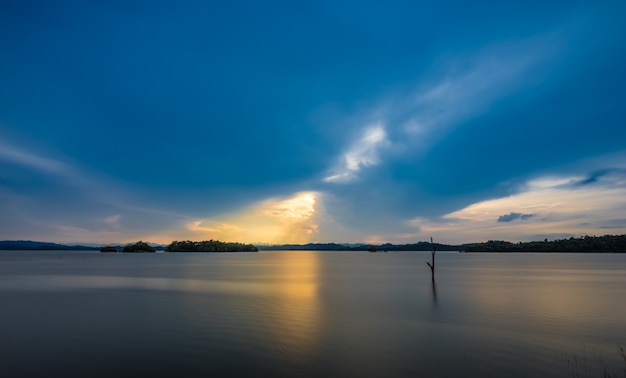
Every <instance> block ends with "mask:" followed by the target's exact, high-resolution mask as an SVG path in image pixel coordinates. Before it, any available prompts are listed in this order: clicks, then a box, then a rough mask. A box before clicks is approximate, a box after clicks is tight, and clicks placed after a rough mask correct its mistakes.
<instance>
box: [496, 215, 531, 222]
mask: <svg viewBox="0 0 626 378" xmlns="http://www.w3.org/2000/svg"><path fill="white" fill-rule="evenodd" d="M535 215H536V214H522V213H509V214H506V215H500V217H498V222H500V223H502V222H511V221H514V220H516V219H528V218H530V217H534V216H535Z"/></svg>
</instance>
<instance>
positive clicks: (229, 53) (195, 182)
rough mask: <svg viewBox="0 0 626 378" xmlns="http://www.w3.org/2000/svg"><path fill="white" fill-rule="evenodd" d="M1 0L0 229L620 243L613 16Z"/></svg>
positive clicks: (588, 8)
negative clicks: (616, 238) (604, 238)
mask: <svg viewBox="0 0 626 378" xmlns="http://www.w3.org/2000/svg"><path fill="white" fill-rule="evenodd" d="M221 3H224V2H205V1H197V2H195V1H178V2H165V1H131V2H112V1H106V2H96V1H89V2H84V1H54V2H50V1H41V2H36V1H3V2H2V3H1V4H0V57H1V59H0V214H1V216H0V239H31V240H47V241H57V242H96V243H112V242H129V241H134V240H139V239H143V240H149V241H154V242H162V243H168V242H170V241H172V240H181V239H193V240H204V239H218V240H233V241H243V242H253V243H305V242H330V241H334V242H368V243H378V242H380V243H383V242H392V243H408V242H416V241H420V240H428V238H429V237H430V236H433V237H434V238H435V239H436V240H437V241H440V242H443V243H458V242H475V241H484V240H488V239H504V240H511V241H527V240H537V239H544V238H549V239H554V238H562V237H570V236H581V235H585V234H589V235H603V234H621V233H624V232H626V215H625V214H626V68H625V67H626V3H624V2H622V1H605V2H601V1H600V2H598V1H594V2H576V1H563V2H559V1H552V2H543V1H538V2H532V1H523V2H522V1H519V2H507V3H506V4H503V3H502V2H472V4H471V5H470V4H468V3H466V2H445V3H444V2H440V1H438V2H435V1H433V2H419V3H418V2H411V1H406V2H405V1H384V2H382V1H381V2H374V1H371V2H370V1H358V2H357V1H355V2H346V1H316V2H306V3H301V2H289V1H264V2H238V1H233V2H228V4H221Z"/></svg>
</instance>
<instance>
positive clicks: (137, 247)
mask: <svg viewBox="0 0 626 378" xmlns="http://www.w3.org/2000/svg"><path fill="white" fill-rule="evenodd" d="M154 251H155V250H154V248H152V247H151V246H150V245H149V244H148V243H144V242H142V241H141V240H140V241H138V242H137V243H134V244H128V245H126V246H125V247H124V248H122V252H154Z"/></svg>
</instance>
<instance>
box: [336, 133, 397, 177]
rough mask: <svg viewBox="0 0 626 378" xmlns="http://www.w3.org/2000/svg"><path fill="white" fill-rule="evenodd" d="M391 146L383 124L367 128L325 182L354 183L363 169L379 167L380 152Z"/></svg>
mask: <svg viewBox="0 0 626 378" xmlns="http://www.w3.org/2000/svg"><path fill="white" fill-rule="evenodd" d="M390 145H391V143H390V142H389V140H388V139H387V133H386V132H385V128H384V126H383V125H382V124H381V123H378V124H374V125H371V126H368V127H366V128H365V130H364V131H363V133H362V135H361V137H360V138H359V139H358V140H357V141H356V142H354V143H353V144H352V145H351V146H350V147H349V148H348V150H347V151H346V152H345V153H344V154H343V155H342V156H341V160H340V162H339V164H338V166H337V167H336V168H335V169H334V172H333V174H332V175H330V176H327V177H325V178H324V181H325V182H332V183H345V182H350V181H353V180H354V179H356V178H357V172H359V171H360V170H361V169H362V168H366V167H370V166H373V165H377V164H378V163H379V162H380V150H381V149H384V148H386V147H389V146H390Z"/></svg>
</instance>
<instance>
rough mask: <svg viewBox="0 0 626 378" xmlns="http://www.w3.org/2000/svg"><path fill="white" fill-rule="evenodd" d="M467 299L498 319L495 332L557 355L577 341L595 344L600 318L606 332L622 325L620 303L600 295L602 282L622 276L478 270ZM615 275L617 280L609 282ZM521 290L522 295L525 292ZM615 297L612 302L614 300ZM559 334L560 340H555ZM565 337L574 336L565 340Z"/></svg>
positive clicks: (517, 270) (554, 270) (589, 272)
mask: <svg viewBox="0 0 626 378" xmlns="http://www.w3.org/2000/svg"><path fill="white" fill-rule="evenodd" d="M477 273H479V274H476V275H474V276H473V277H472V281H473V282H472V285H471V288H468V289H469V290H468V291H467V293H468V298H471V301H472V303H473V305H474V306H475V308H476V310H477V311H478V312H482V313H486V314H488V317H489V318H490V319H496V321H495V322H494V323H493V324H492V330H493V331H494V332H497V331H498V330H501V331H502V330H507V331H513V332H512V334H511V336H512V337H514V338H517V339H518V341H519V338H522V339H528V340H530V339H534V340H535V342H537V341H540V342H541V343H542V344H544V345H551V346H552V347H554V348H555V349H557V350H569V349H570V348H571V347H572V344H574V343H575V342H574V341H573V340H580V339H584V340H586V344H587V345H590V344H591V345H592V344H593V343H594V340H595V338H596V334H597V332H598V330H597V329H593V328H591V327H589V325H590V324H594V323H597V322H598V321H600V319H602V320H603V321H602V323H606V324H603V327H605V326H608V325H610V324H619V323H620V322H621V321H620V316H621V315H620V314H621V311H620V310H619V307H620V306H621V305H620V304H616V303H614V302H611V301H610V300H606V299H605V298H604V297H603V296H599V295H598V289H597V286H598V284H599V283H602V282H603V281H605V280H606V281H610V280H614V281H616V280H618V277H617V275H618V274H619V272H603V275H604V276H602V275H598V274H597V272H594V271H593V270H589V271H582V270H569V269H533V270H530V269H510V270H506V269H501V270H499V271H497V272H495V271H490V270H485V271H480V270H479V271H477ZM611 275H616V276H615V277H607V276H611ZM520 288H522V289H523V290H521V289H520ZM612 295H613V294H611V295H610V296H609V298H612ZM555 335H560V336H559V337H555ZM562 335H570V337H569V338H568V337H563V336H562Z"/></svg>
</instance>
